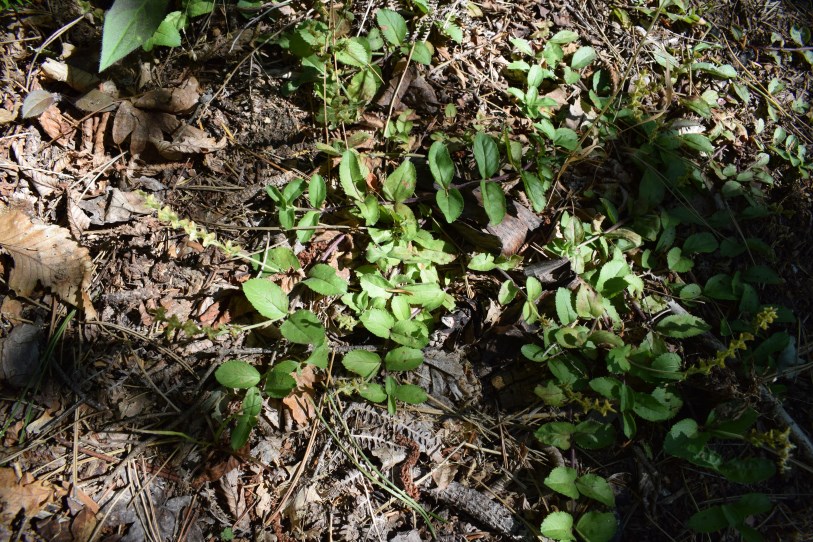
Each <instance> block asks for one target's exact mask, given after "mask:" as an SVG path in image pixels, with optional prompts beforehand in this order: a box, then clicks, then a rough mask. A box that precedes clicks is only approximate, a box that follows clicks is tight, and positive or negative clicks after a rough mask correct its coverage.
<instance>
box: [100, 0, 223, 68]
mask: <svg viewBox="0 0 813 542" xmlns="http://www.w3.org/2000/svg"><path fill="white" fill-rule="evenodd" d="M168 4H169V2H168V0H115V1H114V2H113V5H112V6H111V7H110V9H109V10H108V11H107V13H106V14H105V19H104V28H103V31H102V54H101V58H100V60H99V71H100V72H101V71H104V70H106V69H107V68H109V67H110V66H111V65H113V64H114V63H115V62H118V61H119V60H121V59H122V58H124V57H125V56H127V55H128V54H130V53H132V52H133V51H135V50H136V49H138V48H139V47H142V48H143V49H144V50H145V51H150V50H151V49H152V48H153V47H154V46H156V45H162V46H165V47H179V46H180V45H181V31H182V30H183V29H184V28H186V26H187V25H188V24H189V21H190V20H191V19H193V18H195V17H199V16H201V15H206V14H209V13H211V12H212V10H213V9H214V2H211V1H209V0H183V1H182V2H181V7H182V9H180V10H178V11H173V12H171V13H167V12H166V11H167V6H168Z"/></svg>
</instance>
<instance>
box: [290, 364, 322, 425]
mask: <svg viewBox="0 0 813 542" xmlns="http://www.w3.org/2000/svg"><path fill="white" fill-rule="evenodd" d="M291 376H293V377H294V380H296V389H295V390H294V391H293V392H292V393H291V394H290V395H289V396H288V397H286V398H285V399H283V400H282V404H284V405H285V406H286V407H288V411H289V413H290V415H291V417H292V418H293V419H294V421H295V422H296V423H297V424H298V425H308V423H309V422H310V421H311V420H312V419H313V418H314V417H315V416H316V409H315V407H314V406H313V405H314V402H313V397H314V391H313V385H314V384H315V383H316V381H317V379H318V378H319V377H318V376H317V374H316V372H315V371H314V370H313V366H312V365H306V366H305V368H304V369H302V371H300V372H299V373H293V374H292V375H291Z"/></svg>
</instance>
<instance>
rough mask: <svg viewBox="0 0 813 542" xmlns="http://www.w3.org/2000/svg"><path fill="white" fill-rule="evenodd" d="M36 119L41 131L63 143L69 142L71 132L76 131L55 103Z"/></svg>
mask: <svg viewBox="0 0 813 542" xmlns="http://www.w3.org/2000/svg"><path fill="white" fill-rule="evenodd" d="M37 120H38V121H39V123H40V126H42V129H43V131H44V132H45V133H46V134H48V137H50V138H51V139H55V140H57V141H59V142H60V143H61V144H64V145H67V144H68V143H69V139H70V138H71V137H72V134H73V132H75V131H76V127H75V126H74V124H72V123H71V121H69V120H68V119H66V118H65V115H63V114H62V111H60V110H59V107H57V106H56V104H53V105H52V106H51V107H49V108H48V109H46V110H45V111H43V112H42V114H41V115H40V116H39V119H37Z"/></svg>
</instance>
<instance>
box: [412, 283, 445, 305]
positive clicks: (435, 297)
mask: <svg viewBox="0 0 813 542" xmlns="http://www.w3.org/2000/svg"><path fill="white" fill-rule="evenodd" d="M401 289H402V290H404V291H406V292H408V293H407V296H406V300H407V301H408V302H409V304H410V305H420V306H422V307H423V308H425V309H426V310H428V311H433V310H435V309H437V308H438V307H440V306H441V305H443V302H444V301H445V300H446V292H444V291H443V290H442V289H441V287H440V286H439V285H438V284H437V283H436V282H422V283H420V284H405V285H403V286H402V287H401Z"/></svg>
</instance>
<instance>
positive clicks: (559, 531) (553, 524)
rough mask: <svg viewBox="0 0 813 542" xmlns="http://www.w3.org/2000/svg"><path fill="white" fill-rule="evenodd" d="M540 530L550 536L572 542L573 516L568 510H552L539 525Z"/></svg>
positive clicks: (562, 541) (563, 541)
mask: <svg viewBox="0 0 813 542" xmlns="http://www.w3.org/2000/svg"><path fill="white" fill-rule="evenodd" d="M539 531H540V532H541V533H542V534H543V535H544V536H547V537H548V538H553V539H554V540H560V541H561V542H570V541H571V540H575V538H574V537H573V516H571V515H570V514H568V513H567V512H551V513H550V514H548V515H547V516H546V517H545V519H544V520H542V525H541V526H540V527H539Z"/></svg>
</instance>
